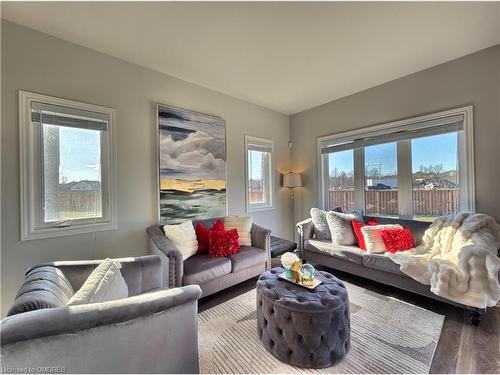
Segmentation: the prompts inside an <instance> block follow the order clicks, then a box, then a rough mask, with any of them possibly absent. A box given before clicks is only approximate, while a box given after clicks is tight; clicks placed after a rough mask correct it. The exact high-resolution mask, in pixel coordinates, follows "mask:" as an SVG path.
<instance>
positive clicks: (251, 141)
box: [245, 135, 274, 212]
mask: <svg viewBox="0 0 500 375" xmlns="http://www.w3.org/2000/svg"><path fill="white" fill-rule="evenodd" d="M273 147H274V145H273V141H272V140H269V139H264V138H258V137H252V136H249V135H246V136H245V150H246V210H247V212H251V211H259V210H266V209H270V208H273V178H274V173H273V159H272V157H273Z"/></svg>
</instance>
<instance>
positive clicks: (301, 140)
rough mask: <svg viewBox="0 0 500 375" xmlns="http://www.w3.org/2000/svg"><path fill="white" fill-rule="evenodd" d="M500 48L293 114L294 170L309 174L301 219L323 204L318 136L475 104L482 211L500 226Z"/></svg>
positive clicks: (298, 210)
mask: <svg viewBox="0 0 500 375" xmlns="http://www.w3.org/2000/svg"><path fill="white" fill-rule="evenodd" d="M499 67H500V45H497V46H495V47H491V48H488V49H485V50H482V51H479V52H477V53H474V54H472V55H468V56H465V57H462V58H459V59H457V60H453V61H451V62H448V63H445V64H442V65H438V66H435V67H432V68H430V69H427V70H424V71H421V72H418V73H415V74H412V75H409V76H406V77H403V78H400V79H397V80H394V81H391V82H388V83H385V84H383V85H380V86H377V87H374V88H371V89H368V90H365V91H362V92H359V93H356V94H354V95H351V96H348V97H345V98H341V99H339V100H336V101H333V102H330V103H327V104H324V105H321V106H319V107H316V108H313V109H310V110H307V111H304V112H301V113H298V114H295V115H293V116H291V119H290V127H291V137H292V142H293V149H292V166H293V169H294V170H295V171H298V172H303V173H304V184H305V186H304V188H303V189H301V191H300V192H299V193H298V194H297V196H296V198H297V199H296V204H295V213H294V216H295V220H301V219H304V218H306V217H307V216H308V212H309V209H310V208H311V207H313V206H317V205H318V193H317V192H318V182H317V178H318V174H317V172H318V167H317V160H316V159H317V157H316V139H317V137H320V136H324V135H328V134H334V133H339V132H344V131H348V130H353V129H358V128H363V127H366V126H370V125H374V124H378V123H384V122H389V121H393V120H399V119H403V118H407V117H412V116H416V115H421V114H426V113H430V112H437V111H441V110H445V109H450V108H454V107H460V106H464V105H469V104H472V105H473V106H474V133H475V134H474V146H475V158H474V159H475V173H476V175H475V180H476V210H477V211H478V212H482V213H486V214H490V215H492V216H494V217H495V218H496V219H497V221H499V222H500V151H499V150H500V146H499V145H500V112H499V107H500V79H499V75H500V69H499Z"/></svg>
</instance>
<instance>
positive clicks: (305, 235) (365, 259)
mask: <svg viewBox="0 0 500 375" xmlns="http://www.w3.org/2000/svg"><path fill="white" fill-rule="evenodd" d="M364 219H365V221H366V220H368V217H365V218H364ZM377 220H378V222H379V223H380V224H400V225H402V226H405V227H408V228H410V230H411V232H412V234H413V238H414V239H415V242H416V244H419V243H420V242H421V241H422V237H423V235H424V233H425V231H426V229H427V228H428V227H429V226H430V224H431V223H430V222H423V221H416V220H404V219H392V218H382V217H377ZM297 231H298V234H299V251H300V253H301V257H302V259H304V260H306V261H308V262H311V263H315V264H320V265H323V266H326V267H329V268H333V269H337V270H340V271H344V272H348V273H352V274H355V275H358V276H362V277H365V278H368V279H371V280H374V281H377V282H380V283H383V284H387V285H391V286H394V287H397V288H400V289H404V290H407V291H410V292H413V293H416V294H419V295H422V296H426V297H430V298H433V299H436V300H439V301H442V302H446V303H448V304H451V305H454V306H457V307H460V308H463V309H466V310H468V311H469V312H470V317H471V321H472V323H473V324H475V325H477V324H479V322H480V320H481V316H482V315H483V314H484V313H485V311H486V310H485V309H480V308H477V307H473V306H465V305H462V304H459V303H455V302H453V301H450V300H448V299H445V298H442V297H439V296H437V295H436V294H434V293H432V292H431V291H430V287H429V285H425V284H421V283H419V282H418V281H416V280H414V279H412V278H411V277H409V276H408V275H406V274H404V273H402V272H401V271H400V270H399V265H398V264H396V263H394V262H393V261H392V260H390V259H389V258H388V257H386V256H384V254H370V253H367V252H366V251H362V250H361V249H360V248H359V247H358V246H357V245H350V246H346V245H334V244H333V243H332V242H331V241H327V240H318V239H316V238H314V224H313V221H312V219H311V218H309V219H307V220H304V221H301V222H299V223H297Z"/></svg>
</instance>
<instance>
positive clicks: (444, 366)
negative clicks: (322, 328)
mask: <svg viewBox="0 0 500 375" xmlns="http://www.w3.org/2000/svg"><path fill="white" fill-rule="evenodd" d="M329 271H330V272H331V273H333V274H334V275H336V276H337V277H338V278H339V279H341V280H345V281H347V282H349V283H351V284H355V285H358V286H361V287H363V288H366V289H369V290H371V291H373V292H376V293H380V294H383V295H386V296H390V297H394V298H397V299H399V300H402V301H405V302H408V303H411V304H414V305H416V306H420V307H423V308H425V309H428V310H431V311H434V312H436V313H438V314H442V315H445V316H446V319H445V321H444V326H443V330H442V332H441V337H440V339H439V343H438V347H437V349H436V353H435V355H434V360H433V362H432V366H431V371H430V372H431V373H433V374H436V373H443V374H451V373H468V374H470V373H490V374H498V373H500V308H498V307H495V308H489V309H488V312H487V313H486V314H485V315H484V316H483V318H482V320H481V324H480V325H479V326H478V327H475V326H473V325H472V324H471V323H470V321H469V314H468V313H467V312H466V311H463V310H461V309H458V308H456V307H453V306H450V305H448V304H446V303H442V302H439V301H435V300H433V299H430V298H426V297H422V296H419V295H416V294H413V293H410V292H406V291H403V290H400V289H397V288H393V287H390V286H387V285H383V284H380V283H377V282H374V281H371V280H367V279H364V278H362V277H358V276H355V275H351V274H348V273H344V272H340V271H336V270H329ZM256 280H257V278H254V279H251V280H248V281H245V282H244V283H241V284H239V285H236V286H234V287H232V288H229V289H226V290H224V291H221V292H219V293H217V294H214V295H212V296H209V297H206V298H202V299H201V300H200V302H199V311H200V312H201V311H204V310H206V309H209V308H210V307H212V306H215V305H217V304H219V303H222V302H224V301H227V300H229V299H231V298H233V297H236V296H238V295H240V294H243V293H245V292H247V291H249V290H251V289H253V288H255V282H256Z"/></svg>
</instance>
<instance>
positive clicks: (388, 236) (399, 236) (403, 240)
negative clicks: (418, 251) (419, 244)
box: [382, 227, 415, 253]
mask: <svg viewBox="0 0 500 375" xmlns="http://www.w3.org/2000/svg"><path fill="white" fill-rule="evenodd" d="M382 240H383V241H384V244H385V247H386V248H387V251H389V252H390V253H395V252H397V251H404V250H408V249H412V248H414V247H415V240H414V239H413V235H412V233H411V230H410V229H409V228H407V227H403V228H402V229H384V230H383V231H382Z"/></svg>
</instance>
